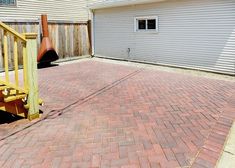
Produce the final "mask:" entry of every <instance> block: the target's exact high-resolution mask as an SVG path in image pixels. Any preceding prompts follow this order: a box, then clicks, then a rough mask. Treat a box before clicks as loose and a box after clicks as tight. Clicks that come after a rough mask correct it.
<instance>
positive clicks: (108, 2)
mask: <svg viewBox="0 0 235 168" xmlns="http://www.w3.org/2000/svg"><path fill="white" fill-rule="evenodd" d="M161 1H165V0H116V1H114V0H105V1H102V2H98V3H92V4H90V5H88V6H87V7H88V8H89V9H91V10H96V9H103V8H112V7H121V6H128V5H139V4H146V3H154V2H161Z"/></svg>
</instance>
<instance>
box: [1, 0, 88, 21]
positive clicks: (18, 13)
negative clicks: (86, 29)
mask: <svg viewBox="0 0 235 168" xmlns="http://www.w3.org/2000/svg"><path fill="white" fill-rule="evenodd" d="M88 1H89V0H76V1H74V0H60V1H58V0H17V6H10V7H6V6H0V20H1V21H4V20H11V21H15V20H22V19H23V20H35V19H36V20H37V19H38V18H39V17H40V15H41V14H42V13H46V14H48V17H49V18H50V19H51V20H60V21H61V20H66V21H68V20H69V21H87V20H88V9H87V8H86V6H87V3H88Z"/></svg>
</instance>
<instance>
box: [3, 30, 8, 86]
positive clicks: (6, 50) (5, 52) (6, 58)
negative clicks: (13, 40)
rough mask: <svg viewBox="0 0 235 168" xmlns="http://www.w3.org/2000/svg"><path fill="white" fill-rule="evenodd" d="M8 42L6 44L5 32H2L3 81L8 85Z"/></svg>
mask: <svg viewBox="0 0 235 168" xmlns="http://www.w3.org/2000/svg"><path fill="white" fill-rule="evenodd" d="M7 47H8V42H7V31H6V30H4V39H3V50H4V69H5V79H6V82H7V83H9V69H8V49H7Z"/></svg>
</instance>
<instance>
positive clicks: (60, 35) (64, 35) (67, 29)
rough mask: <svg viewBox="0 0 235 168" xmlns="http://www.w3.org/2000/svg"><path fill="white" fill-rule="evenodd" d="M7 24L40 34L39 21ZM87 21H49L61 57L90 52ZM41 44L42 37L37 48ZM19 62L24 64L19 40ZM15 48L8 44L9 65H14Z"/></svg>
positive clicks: (0, 56)
mask: <svg viewBox="0 0 235 168" xmlns="http://www.w3.org/2000/svg"><path fill="white" fill-rule="evenodd" d="M7 25H8V26H10V27H11V28H13V29H14V30H15V31H17V32H19V33H27V32H37V34H40V25H39V22H33V21H31V22H26V21H25V22H7ZM87 25H88V24H87V22H78V23H72V22H71V23H70V22H51V21H49V23H48V28H49V37H50V39H51V41H52V44H53V46H54V48H55V50H56V52H57V54H58V55H59V58H60V59H63V58H66V59H67V58H71V57H74V56H82V55H89V54H90V49H91V47H90V41H89V34H88V26H87ZM7 38H8V41H9V44H13V43H14V39H13V37H7ZM2 43H3V31H1V30H0V69H1V68H3V67H4V65H3V54H4V50H3V45H2ZM39 46H40V38H38V40H37V49H39ZM18 47H19V50H18V51H17V52H18V56H19V64H20V65H22V64H23V62H22V61H23V59H22V53H21V52H22V50H21V48H22V44H21V43H19V42H18ZM13 52H14V51H13V49H12V48H10V46H8V55H9V67H13V66H14V65H13V64H14V63H13V60H14V58H13Z"/></svg>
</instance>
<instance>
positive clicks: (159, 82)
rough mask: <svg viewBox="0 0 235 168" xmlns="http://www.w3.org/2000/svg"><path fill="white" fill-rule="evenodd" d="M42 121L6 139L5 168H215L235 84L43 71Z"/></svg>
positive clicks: (72, 68)
mask: <svg viewBox="0 0 235 168" xmlns="http://www.w3.org/2000/svg"><path fill="white" fill-rule="evenodd" d="M40 91H41V97H43V99H44V100H45V102H46V106H45V107H44V108H43V110H44V114H43V117H42V120H41V121H39V122H36V123H35V124H34V125H32V126H29V127H28V128H26V129H24V130H21V131H19V132H18V133H17V134H14V135H12V136H9V137H8V138H5V139H3V140H1V141H0V166H1V167H8V166H9V167H14V166H19V167H122V168H126V167H128V168H131V167H170V168H172V167H190V166H193V167H214V166H215V164H216V161H217V159H218V157H219V155H220V152H221V149H222V146H223V144H224V141H225V138H226V136H227V133H228V130H229V128H230V125H231V121H233V120H234V106H233V103H231V102H234V100H235V99H234V97H232V95H233V94H234V93H235V85H234V83H232V82H225V81H222V80H221V81H220V80H212V79H207V78H200V77H193V76H189V75H182V74H176V73H169V72H162V71H155V70H147V69H139V68H134V67H128V66H122V65H114V64H108V63H101V62H95V61H87V62H81V63H78V64H71V65H65V66H61V67H53V68H49V69H43V70H40Z"/></svg>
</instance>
